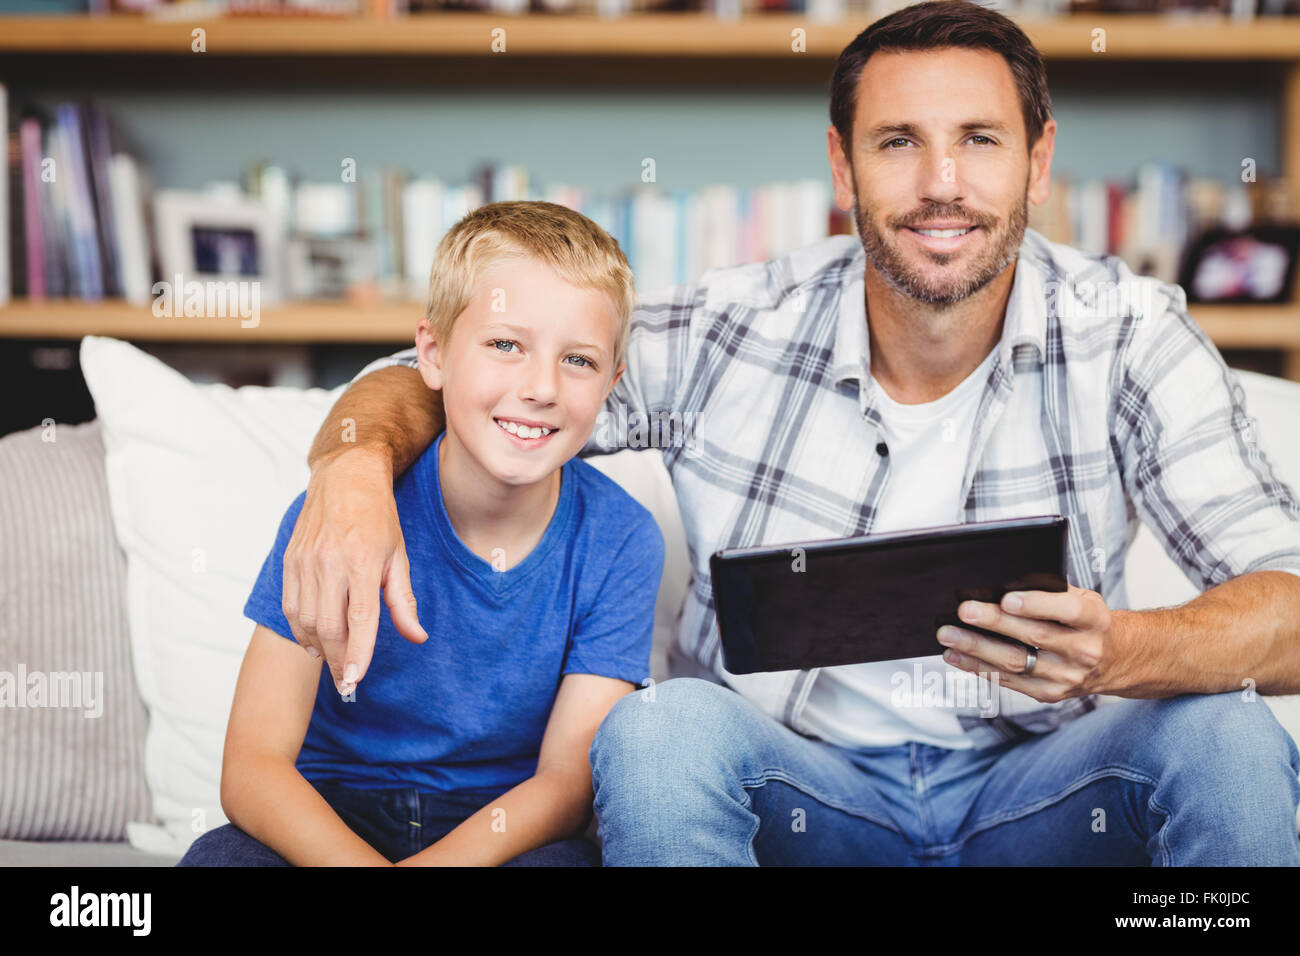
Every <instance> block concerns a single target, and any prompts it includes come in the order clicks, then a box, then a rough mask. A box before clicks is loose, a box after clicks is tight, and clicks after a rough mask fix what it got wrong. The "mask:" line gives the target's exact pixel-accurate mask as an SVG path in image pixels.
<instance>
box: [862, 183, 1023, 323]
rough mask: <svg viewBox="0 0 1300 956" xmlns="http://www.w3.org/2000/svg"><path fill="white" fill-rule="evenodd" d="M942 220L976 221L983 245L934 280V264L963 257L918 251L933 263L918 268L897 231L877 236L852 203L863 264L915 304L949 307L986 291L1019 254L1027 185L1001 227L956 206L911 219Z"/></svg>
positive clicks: (866, 212)
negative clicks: (962, 264) (969, 258)
mask: <svg viewBox="0 0 1300 956" xmlns="http://www.w3.org/2000/svg"><path fill="white" fill-rule="evenodd" d="M857 190H858V184H857V180H856V178H855V179H854V182H853V195H854V197H855V200H856V198H857V197H859V196H860V193H858V191H857ZM944 219H957V220H960V221H961V222H970V223H974V224H975V225H977V226H979V227H980V228H981V229H983V231H984V233H985V236H986V237H987V242H985V245H984V249H983V251H982V252H980V253H979V254H978V255H977V256H976V257H975V259H974V260H973V261H972V262H971V263H970V264H969V265H968V266H966V267H965V268H963V269H961V270H958V271H956V272H953V273H952V274H950V275H944V276H940V277H936V276H934V275H933V274H931V270H932V269H934V268H936V266H937V268H939V269H943V268H945V267H944V265H943V264H942V261H943V260H944V259H947V260H949V261H954V260H955V258H956V256H957V255H959V254H960V255H965V254H966V253H952V254H948V255H944V256H935V255H934V254H933V253H929V252H926V251H924V250H922V251H921V255H922V256H923V257H924V258H926V259H927V260H928V261H929V262H930V263H932V264H934V265H931V266H930V267H928V268H917V267H916V266H915V265H913V264H912V261H911V260H909V259H908V257H907V256H906V255H905V254H904V253H903V250H902V249H901V248H900V246H899V242H900V240H899V239H898V238H896V236H897V232H896V231H895V230H894V229H892V227H891V230H890V232H888V233H887V234H882V233H880V232H877V231H876V228H875V226H874V225H873V221H872V217H871V210H869V209H868V210H863V209H862V205H861V203H860V202H857V201H855V202H854V204H853V221H854V222H855V223H856V225H857V229H858V238H859V239H861V240H862V248H863V250H864V251H865V252H866V254H867V261H868V262H870V263H871V264H872V265H873V266H875V267H876V270H877V271H878V272H879V273H880V274H881V275H882V276H884V278H885V281H886V282H888V283H889V284H890V286H892V287H893V288H894V289H896V290H897V291H899V292H901V293H902V294H903V295H905V296H908V297H909V298H911V299H915V300H916V301H917V302H924V303H926V304H928V305H951V304H953V303H955V302H960V301H962V300H963V299H965V298H966V297H967V296H970V295H974V294H975V293H976V292H978V291H979V290H980V289H982V288H984V286H986V285H988V284H989V283H990V282H992V281H993V280H994V279H995V278H996V277H997V276H998V275H999V274H1000V273H1001V272H1002V270H1003V269H1005V268H1006V267H1007V266H1008V265H1010V264H1011V263H1012V262H1013V261H1015V258H1016V256H1017V255H1019V253H1020V243H1021V242H1022V241H1023V240H1024V237H1025V227H1026V225H1027V224H1028V222H1029V187H1028V185H1026V187H1025V195H1024V196H1022V197H1021V199H1020V202H1019V203H1018V204H1017V205H1016V208H1015V209H1013V210H1012V211H1011V216H1010V218H1008V219H1007V221H1006V224H1005V225H1004V227H1003V228H1001V229H999V228H997V227H998V223H997V221H996V220H989V219H988V218H986V217H982V216H973V215H971V214H970V213H969V212H967V211H965V210H963V209H961V207H959V206H958V207H947V206H931V207H929V208H927V209H926V211H925V212H924V213H923V214H922V215H921V216H919V217H917V218H916V219H913V220H912V221H914V222H929V221H934V220H944ZM976 241H979V237H976Z"/></svg>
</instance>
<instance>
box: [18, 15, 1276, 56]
mask: <svg viewBox="0 0 1300 956" xmlns="http://www.w3.org/2000/svg"><path fill="white" fill-rule="evenodd" d="M869 22H870V21H869V20H868V19H867V18H861V19H857V18H855V19H849V20H842V21H835V22H829V23H824V22H819V21H816V20H811V19H808V18H806V17H803V16H798V15H790V14H773V15H757V16H749V17H744V18H741V19H739V20H718V19H717V18H715V17H714V16H712V15H710V14H699V13H658V14H636V15H631V16H626V17H618V18H602V17H597V16H577V15H558V14H557V15H547V14H524V15H513V16H512V15H499V14H491V13H482V14H480V13H437V14H425V15H416V16H410V17H404V18H399V19H394V20H378V19H373V18H369V17H354V18H340V19H323V18H319V17H310V18H299V17H293V18H289V17H275V18H265V17H246V18H240V17H227V18H216V19H208V20H203V19H199V20H194V21H189V20H177V21H165V20H164V21H160V20H154V19H149V18H144V17H135V16H129V15H111V16H59V17H49V16H47V17H29V16H0V53H10V54H34V53H55V54H108V55H129V54H155V55H164V56H176V57H182V56H184V57H188V56H193V55H195V54H192V53H191V51H190V42H191V33H190V31H191V30H193V29H194V28H195V27H202V28H203V29H204V30H205V31H206V47H207V49H206V52H205V53H204V54H202V55H203V56H206V57H222V56H258V57H261V56H265V57H278V56H296V57H312V56H335V57H337V56H376V55H384V56H390V55H405V56H434V55H444V56H470V57H481V58H484V59H486V58H489V57H502V56H524V57H550V58H572V57H586V58H591V59H608V58H626V57H645V58H655V57H666V58H671V59H679V60H680V59H683V58H688V59H690V58H695V59H698V58H703V59H710V58H713V59H764V58H766V59H791V58H794V57H808V58H812V59H815V60H823V61H825V60H833V59H834V58H835V57H837V56H838V55H839V53H840V51H841V50H842V49H843V48H844V47H845V46H846V45H848V43H849V41H850V40H852V39H853V38H854V37H855V36H856V35H857V34H858V33H859V32H861V30H863V29H864V28H865V27H866V26H867V25H868V23H869ZM1017 22H1018V23H1020V25H1021V26H1022V27H1023V29H1024V30H1025V32H1026V33H1027V34H1028V35H1029V37H1030V39H1031V40H1033V41H1034V44H1035V45H1036V46H1037V47H1038V48H1039V50H1041V51H1042V53H1043V55H1044V56H1045V57H1047V58H1048V59H1075V60H1084V59H1093V58H1102V57H1104V58H1106V59H1110V60H1115V59H1120V60H1136V61H1155V60H1275V61H1300V17H1286V18H1283V17H1276V18H1262V19H1260V20H1256V21H1253V22H1246V23H1236V22H1234V21H1232V20H1229V19H1225V18H1221V17H1218V16H1210V17H1201V16H1197V17H1162V16H1150V15H1134V16H1114V15H1112V16H1071V17H1060V18H1050V19H1018V20H1017ZM496 27H504V28H505V30H506V39H507V53H505V54H500V53H494V52H492V49H491V45H490V44H491V40H492V36H491V30H493V29H494V28H496ZM796 28H799V29H803V30H804V31H806V38H807V40H806V47H807V51H808V52H807V53H806V54H795V53H792V52H791V49H790V46H791V31H792V30H794V29H796ZM1098 28H1100V29H1104V30H1105V31H1106V52H1105V53H1094V52H1093V51H1092V36H1093V31H1094V30H1096V29H1098Z"/></svg>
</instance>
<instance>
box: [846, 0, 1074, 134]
mask: <svg viewBox="0 0 1300 956" xmlns="http://www.w3.org/2000/svg"><path fill="white" fill-rule="evenodd" d="M943 47H965V48H967V49H971V50H991V51H993V52H994V53H1000V54H1002V57H1003V58H1004V59H1005V60H1006V61H1007V66H1009V67H1011V75H1012V77H1013V78H1014V79H1015V82H1016V89H1017V90H1018V91H1019V93H1020V111H1021V114H1022V115H1023V116H1024V120H1025V132H1026V133H1027V134H1028V144H1029V146H1028V148H1029V149H1033V146H1034V144H1035V143H1037V142H1038V139H1039V137H1040V136H1042V135H1043V126H1044V125H1045V124H1046V123H1047V121H1048V120H1049V119H1051V117H1052V97H1051V94H1049V93H1048V92H1047V69H1046V67H1044V65H1043V56H1042V54H1041V53H1039V52H1038V48H1037V47H1035V46H1034V45H1033V43H1031V42H1030V40H1029V37H1027V36H1025V33H1024V31H1023V30H1021V29H1020V27H1018V26H1016V25H1015V23H1013V22H1012V21H1011V20H1010V19H1008V18H1007V17H1005V16H1003V15H1002V14H1001V13H998V12H997V11H996V10H990V9H989V8H987V7H982V6H980V5H979V4H978V3H972V2H970V0H930V2H928V3H918V4H915V5H913V6H910V7H904V8H903V9H901V10H898V11H895V12H894V13H891V14H890V15H889V16H887V17H882V18H880V19H879V20H877V21H876V22H875V23H873V24H871V26H869V27H867V28H866V29H865V30H863V31H862V32H861V33H859V34H858V35H857V36H856V37H854V38H853V42H852V43H850V44H849V45H848V46H846V47H845V48H844V52H843V53H841V54H840V58H839V60H837V61H836V63H835V73H834V74H833V75H832V77H831V123H832V125H834V127H835V129H836V130H837V131H838V132H839V134H840V140H841V142H842V143H843V144H844V150H845V156H846V157H848V156H850V155H851V154H852V137H853V114H854V112H855V111H856V110H857V105H858V81H859V80H860V79H861V77H862V68H863V67H864V66H866V63H867V60H869V59H870V58H871V54H873V53H876V52H881V53H899V52H903V51H910V50H937V49H940V48H943Z"/></svg>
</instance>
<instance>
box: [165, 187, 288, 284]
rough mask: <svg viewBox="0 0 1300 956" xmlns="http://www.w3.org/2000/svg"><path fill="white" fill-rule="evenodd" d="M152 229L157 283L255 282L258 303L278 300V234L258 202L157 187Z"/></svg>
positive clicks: (280, 244)
mask: <svg viewBox="0 0 1300 956" xmlns="http://www.w3.org/2000/svg"><path fill="white" fill-rule="evenodd" d="M154 226H155V230H156V233H157V237H158V265H159V269H160V270H161V272H162V279H163V281H165V282H173V281H174V279H175V277H176V276H183V277H184V281H185V282H192V281H196V280H197V281H199V282H208V281H211V282H230V281H232V280H233V281H250V282H251V281H256V282H258V283H259V286H260V297H261V301H262V302H263V303H274V302H279V301H281V298H282V295H283V291H282V290H283V287H284V286H283V262H284V238H283V236H284V230H283V227H282V226H281V224H280V223H278V222H277V221H276V219H275V216H274V215H273V213H272V211H271V210H270V209H269V208H268V207H267V206H266V205H264V204H263V203H261V202H260V201H258V200H256V199H253V198H251V197H248V196H245V195H242V194H232V193H227V192H219V191H213V192H197V191H187V190H176V189H161V190H158V192H157V193H156V194H155V196H154Z"/></svg>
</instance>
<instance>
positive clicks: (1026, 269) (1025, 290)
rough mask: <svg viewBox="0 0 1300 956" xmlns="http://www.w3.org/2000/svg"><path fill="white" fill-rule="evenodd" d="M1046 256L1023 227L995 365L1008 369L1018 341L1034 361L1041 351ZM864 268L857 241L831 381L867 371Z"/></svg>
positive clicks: (1037, 238) (847, 272)
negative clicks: (1031, 352) (1027, 347)
mask: <svg viewBox="0 0 1300 956" xmlns="http://www.w3.org/2000/svg"><path fill="white" fill-rule="evenodd" d="M1046 254H1047V250H1046V249H1045V247H1044V245H1043V237H1042V236H1041V235H1039V234H1038V233H1037V232H1035V231H1034V230H1032V229H1026V230H1025V236H1024V239H1023V240H1022V241H1021V244H1020V251H1019V255H1018V257H1017V259H1016V272H1015V277H1014V278H1013V279H1012V281H1011V294H1010V295H1009V296H1008V297H1007V312H1006V321H1005V322H1004V323H1003V326H1002V339H1001V341H1000V342H999V345H998V349H999V351H1000V352H1001V362H1000V364H1002V365H1003V366H1004V367H1005V368H1006V369H1007V370H1008V371H1010V370H1011V367H1012V353H1013V352H1014V350H1015V348H1016V346H1018V345H1032V346H1034V348H1035V349H1037V351H1038V360H1039V361H1040V362H1041V361H1042V359H1043V357H1044V356H1045V355H1046V354H1047V345H1046V340H1047V300H1046V296H1045V293H1044V288H1043V283H1044V274H1045V272H1046V271H1047V263H1046V262H1045V259H1044V257H1045V256H1046ZM866 268H867V254H866V251H865V250H864V249H863V248H862V243H861V242H858V243H856V244H855V247H854V253H853V259H852V261H851V262H850V263H849V264H848V265H847V266H846V267H845V269H844V274H843V278H842V279H841V283H840V300H839V317H838V320H837V324H836V328H835V353H834V356H833V363H832V369H831V374H832V375H833V376H834V380H835V382H836V384H839V383H840V382H844V381H849V380H855V379H856V380H857V381H859V382H861V381H865V380H866V378H867V375H868V373H869V372H870V369H871V347H870V345H871V343H870V333H869V332H868V329H867V302H866Z"/></svg>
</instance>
